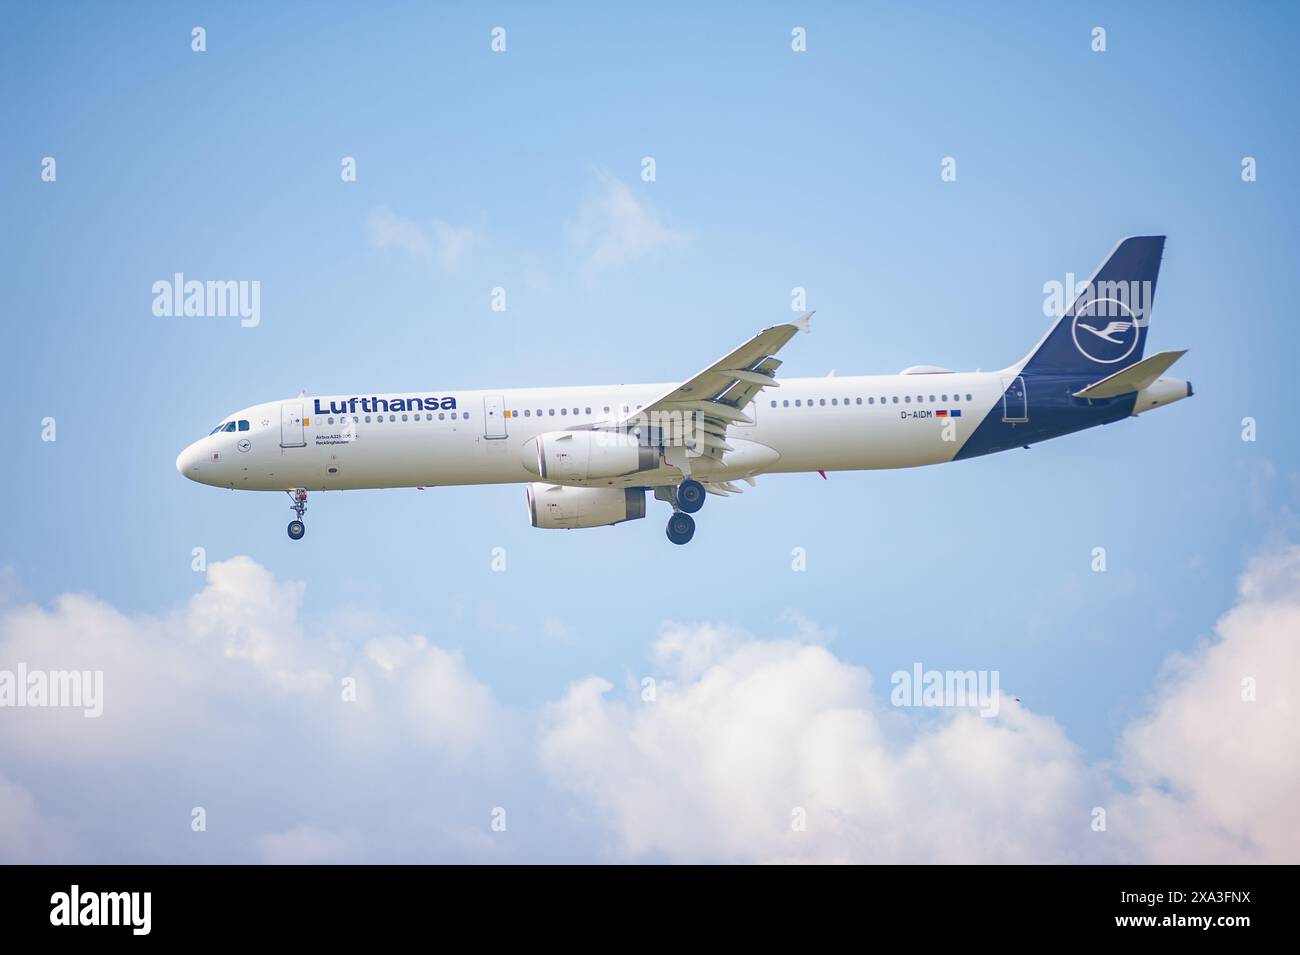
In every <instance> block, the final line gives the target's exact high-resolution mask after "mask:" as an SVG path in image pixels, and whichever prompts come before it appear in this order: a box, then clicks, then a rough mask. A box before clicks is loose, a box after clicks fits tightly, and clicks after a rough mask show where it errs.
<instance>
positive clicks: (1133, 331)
mask: <svg viewBox="0 0 1300 955" xmlns="http://www.w3.org/2000/svg"><path fill="white" fill-rule="evenodd" d="M1145 324H1146V322H1145V321H1143V320H1142V319H1141V318H1139V317H1138V316H1137V314H1135V313H1134V311H1133V309H1131V308H1129V306H1128V305H1126V304H1125V303H1124V302H1121V301H1120V300H1119V299H1117V298H1098V299H1092V300H1091V301H1089V302H1088V303H1087V304H1085V305H1081V306H1080V307H1079V309H1078V311H1076V312H1075V315H1074V321H1073V324H1072V326H1071V329H1070V331H1071V333H1072V334H1073V335H1074V347H1075V348H1077V349H1079V353H1080V354H1082V355H1083V356H1084V357H1085V358H1089V359H1091V360H1092V361H1095V362H1097V363H1098V364H1099V365H1113V364H1114V363H1115V362H1117V361H1123V360H1124V359H1125V358H1127V357H1128V356H1129V355H1131V354H1133V349H1134V348H1136V347H1137V343H1138V335H1139V334H1140V332H1139V329H1140V328H1141V327H1142V326H1143V325H1145Z"/></svg>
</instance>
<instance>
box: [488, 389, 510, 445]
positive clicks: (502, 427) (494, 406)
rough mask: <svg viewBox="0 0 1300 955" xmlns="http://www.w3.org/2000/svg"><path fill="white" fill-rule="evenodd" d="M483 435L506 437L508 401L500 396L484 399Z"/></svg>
mask: <svg viewBox="0 0 1300 955" xmlns="http://www.w3.org/2000/svg"><path fill="white" fill-rule="evenodd" d="M483 437H485V438H504V437H506V402H505V399H504V398H501V397H500V396H497V395H494V396H492V397H489V398H484V399H483Z"/></svg>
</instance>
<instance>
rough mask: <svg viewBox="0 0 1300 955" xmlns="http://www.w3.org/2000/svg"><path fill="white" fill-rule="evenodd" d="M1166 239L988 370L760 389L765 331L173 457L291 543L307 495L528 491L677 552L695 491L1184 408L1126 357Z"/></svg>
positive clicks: (312, 417) (300, 404) (254, 411)
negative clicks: (262, 509) (254, 500)
mask: <svg viewBox="0 0 1300 955" xmlns="http://www.w3.org/2000/svg"><path fill="white" fill-rule="evenodd" d="M1164 242H1165V240H1164V236H1139V237H1134V238H1128V239H1124V240H1123V241H1121V242H1120V243H1119V244H1118V245H1117V246H1116V247H1115V249H1114V251H1112V252H1111V254H1110V255H1109V256H1108V257H1107V258H1106V260H1105V261H1104V262H1103V263H1102V265H1101V266H1100V267H1099V268H1098V269H1097V271H1096V272H1095V273H1094V274H1093V276H1092V278H1091V279H1090V280H1089V281H1088V282H1087V283H1086V284H1085V285H1084V286H1082V287H1081V290H1080V291H1078V293H1077V295H1075V297H1074V299H1073V302H1072V304H1071V305H1070V307H1069V308H1068V309H1066V310H1065V312H1064V313H1063V315H1062V317H1061V318H1059V319H1058V320H1057V321H1056V322H1055V323H1054V324H1053V325H1052V327H1051V328H1050V329H1048V331H1047V334H1046V335H1044V336H1043V338H1042V340H1041V341H1039V343H1038V344H1037V345H1036V346H1035V347H1034V348H1033V349H1032V350H1031V351H1030V352H1029V354H1028V355H1026V356H1025V357H1024V358H1022V359H1021V360H1020V361H1018V362H1016V363H1015V364H1012V365H1008V366H1007V367H1006V368H1004V369H1002V370H1001V371H990V372H978V371H977V372H974V373H969V372H965V373H959V372H953V371H949V370H948V369H946V368H937V367H934V366H931V365H915V366H913V367H911V368H907V369H904V370H903V371H902V372H901V373H899V374H897V375H872V376H863V377H821V378H785V379H782V380H780V381H778V380H777V375H776V372H777V369H778V368H779V367H780V366H781V361H780V360H779V359H778V358H777V357H776V356H777V353H778V352H780V351H781V349H782V348H783V347H784V346H785V345H786V344H787V343H788V342H789V341H790V339H791V338H793V337H794V335H795V334H796V333H797V332H798V331H800V330H803V331H807V330H808V319H809V317H810V316H811V314H812V313H811V312H810V313H808V314H807V315H804V316H802V317H801V318H799V319H798V320H796V321H795V322H793V323H791V324H786V325H774V326H772V327H771V328H767V329H764V330H763V331H761V332H759V333H758V334H757V335H755V336H754V337H753V338H751V339H750V340H749V341H747V342H745V343H744V344H743V345H741V346H740V347H739V348H737V349H735V350H734V351H732V352H731V353H730V354H728V355H726V356H725V357H723V358H721V359H719V360H718V361H716V362H714V363H713V364H712V365H710V366H709V367H707V368H705V369H704V370H703V371H701V372H700V373H699V374H697V375H694V376H693V377H691V378H688V379H686V380H685V381H683V382H680V383H673V382H668V383H663V384H647V385H605V386H580V387H572V388H496V389H491V390H487V391H459V390H458V391H436V392H432V393H430V392H417V393H403V394H372V393H366V394H365V395H341V396H340V395H334V396H329V397H319V398H308V397H305V396H303V395H300V396H299V397H297V398H290V399H288V400H284V401H270V402H266V403H265V404H259V405H253V406H252V407H249V408H245V409H243V410H242V411H237V412H235V413H234V414H232V415H230V416H229V417H228V418H226V419H225V420H223V421H222V422H221V424H219V425H217V427H215V428H213V429H212V431H211V433H209V434H208V435H207V437H205V438H201V439H200V440H198V441H195V442H194V443H193V444H191V445H190V446H189V447H188V448H186V449H185V450H184V451H182V452H181V454H180V456H179V457H178V458H177V459H176V469H177V470H178V471H179V472H180V473H181V474H182V475H184V476H185V477H187V478H189V479H191V480H193V481H198V482H199V483H201V484H210V485H212V486H213V487H223V488H235V489H239V490H250V491H285V492H287V493H288V494H289V495H290V499H291V504H290V506H291V507H292V508H293V511H294V513H295V519H294V520H293V521H291V522H290V523H289V536H290V537H291V538H292V539H294V540H299V539H300V538H301V537H302V536H303V534H304V532H305V527H304V525H303V522H302V517H303V513H304V512H305V510H306V507H307V493H308V491H317V490H319V491H327V490H350V489H358V488H392V487H433V486H441V485H456V484H514V483H526V484H527V485H528V487H527V492H528V515H529V519H530V520H531V521H532V524H533V526H534V527H565V528H574V527H601V526H604V525H609V524H618V523H621V522H622V521H631V520H637V519H639V518H642V517H645V513H646V492H647V491H650V492H653V494H654V497H655V498H656V499H657V500H661V501H665V502H667V503H668V504H669V505H671V506H672V515H671V517H669V519H668V539H669V540H670V541H672V542H673V543H674V544H685V543H686V542H687V541H689V540H690V539H691V537H692V536H693V535H694V533H695V519H694V518H693V517H692V516H691V515H692V514H694V513H696V512H697V511H699V510H700V508H701V507H702V506H703V504H704V501H705V497H706V495H707V494H710V493H711V494H715V495H719V496H724V497H725V496H727V495H730V494H735V493H738V492H739V491H740V488H739V487H738V486H737V483H736V482H738V481H744V482H746V483H747V484H749V485H751V486H752V485H753V484H754V478H755V477H756V476H757V475H760V474H772V473H778V472H792V471H806V472H814V471H816V472H821V473H822V476H823V477H824V476H825V472H826V471H851V470H869V469H875V468H904V467H916V466H919V465H923V464H940V463H945V462H948V461H959V460H962V459H963V458H973V457H978V456H980V455H983V454H991V453H992V452H994V451H1005V450H1007V449H1009V448H1020V447H1028V446H1029V445H1031V444H1034V443H1036V442H1039V441H1045V440H1047V439H1048V438H1055V437H1059V436H1061V435H1063V434H1070V433H1071V432H1074V431H1079V430H1082V429H1083V428H1091V427H1095V426H1096V425H1102V424H1109V423H1111V422H1113V421H1119V420H1120V419H1122V418H1127V417H1129V416H1130V415H1138V414H1142V413H1143V412H1146V411H1150V410H1151V409H1152V408H1156V407H1159V406H1161V405H1167V404H1170V403H1171V402H1174V401H1179V400H1181V399H1183V398H1187V397H1189V396H1190V395H1191V394H1192V386H1191V384H1190V383H1188V382H1186V381H1182V380H1179V379H1176V378H1165V377H1162V376H1163V375H1164V373H1165V372H1166V371H1167V370H1168V369H1169V367H1170V366H1171V365H1173V363H1174V362H1175V361H1177V360H1178V359H1179V358H1181V357H1182V356H1183V355H1184V354H1185V351H1167V352H1160V353H1159V354H1156V355H1152V356H1151V357H1150V358H1143V355H1142V353H1143V349H1144V346H1145V344H1146V337H1147V327H1148V324H1149V322H1150V316H1151V305H1152V301H1153V298H1154V295H1155V286H1156V277H1157V274H1158V273H1159V270H1160V260H1161V256H1162V254H1163V250H1164Z"/></svg>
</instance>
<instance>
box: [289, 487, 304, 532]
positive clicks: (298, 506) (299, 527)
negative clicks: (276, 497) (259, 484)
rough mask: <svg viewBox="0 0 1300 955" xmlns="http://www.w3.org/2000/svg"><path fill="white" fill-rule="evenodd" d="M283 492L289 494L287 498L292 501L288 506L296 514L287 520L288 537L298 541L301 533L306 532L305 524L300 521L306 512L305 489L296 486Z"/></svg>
mask: <svg viewBox="0 0 1300 955" xmlns="http://www.w3.org/2000/svg"><path fill="white" fill-rule="evenodd" d="M284 493H286V494H288V495H289V500H290V501H291V502H292V503H290V505H289V506H290V507H291V508H293V512H294V514H296V515H298V516H297V517H296V518H295V519H294V520H292V521H290V522H289V539H290V540H295V541H300V540H302V535H303V534H306V533H307V525H306V524H304V523H303V522H302V516H303V514H305V513H307V489H306V488H305V487H298V488H294V489H293V490H292V491H285V492H284Z"/></svg>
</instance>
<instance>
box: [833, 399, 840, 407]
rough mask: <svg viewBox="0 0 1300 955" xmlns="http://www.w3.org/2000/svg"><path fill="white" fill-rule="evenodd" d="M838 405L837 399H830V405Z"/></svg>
mask: <svg viewBox="0 0 1300 955" xmlns="http://www.w3.org/2000/svg"><path fill="white" fill-rule="evenodd" d="M839 403H840V399H839V398H832V399H831V404H832V405H837V404H839Z"/></svg>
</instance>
